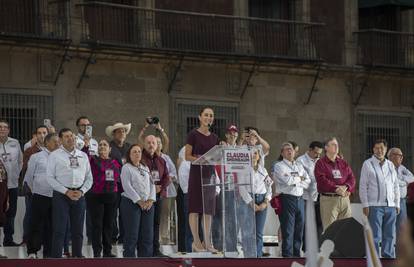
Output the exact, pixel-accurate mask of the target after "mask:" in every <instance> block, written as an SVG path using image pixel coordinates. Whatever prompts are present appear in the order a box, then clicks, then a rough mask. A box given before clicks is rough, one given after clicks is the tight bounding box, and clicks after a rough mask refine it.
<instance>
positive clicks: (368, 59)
mask: <svg viewBox="0 0 414 267" xmlns="http://www.w3.org/2000/svg"><path fill="white" fill-rule="evenodd" d="M355 34H356V35H357V38H358V64H359V65H366V66H377V67H378V66H379V67H393V68H409V69H413V68H414V33H405V32H396V31H388V30H378V29H367V30H361V31H358V32H355Z"/></svg>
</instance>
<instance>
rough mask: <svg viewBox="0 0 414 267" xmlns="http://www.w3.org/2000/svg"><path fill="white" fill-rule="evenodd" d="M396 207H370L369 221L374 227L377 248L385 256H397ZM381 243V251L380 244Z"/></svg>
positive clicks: (373, 232)
mask: <svg viewBox="0 0 414 267" xmlns="http://www.w3.org/2000/svg"><path fill="white" fill-rule="evenodd" d="M396 219H397V210H396V208H395V207H369V214H368V221H369V224H370V225H371V228H372V234H373V236H374V243H375V248H376V249H377V252H378V255H380V256H382V257H383V258H395V223H396ZM380 243H381V253H380V250H379V245H380Z"/></svg>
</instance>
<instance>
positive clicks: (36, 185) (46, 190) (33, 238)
mask: <svg viewBox="0 0 414 267" xmlns="http://www.w3.org/2000/svg"><path fill="white" fill-rule="evenodd" d="M44 145H45V146H44V147H43V149H42V151H40V152H38V153H35V154H33V155H32V156H31V157H30V159H29V162H28V164H27V165H28V166H27V171H26V175H25V176H24V182H25V183H26V184H27V186H28V187H29V188H30V191H31V192H32V194H33V195H32V197H31V200H32V206H31V207H32V208H31V223H30V226H29V233H28V237H29V240H28V242H27V254H28V255H29V258H33V259H34V258H37V254H36V253H37V252H38V251H39V250H40V248H41V246H42V245H43V258H48V257H50V252H51V248H52V235H51V234H50V233H51V232H52V195H53V188H52V187H51V186H50V185H49V183H48V182H47V178H46V177H47V176H46V169H47V161H48V158H49V155H50V153H51V152H53V151H55V150H56V149H57V148H58V147H59V139H58V136H57V134H48V135H47V136H46V137H45V139H44ZM45 231H46V232H47V233H48V234H46V235H45Z"/></svg>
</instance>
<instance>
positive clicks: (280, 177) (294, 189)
mask: <svg viewBox="0 0 414 267" xmlns="http://www.w3.org/2000/svg"><path fill="white" fill-rule="evenodd" d="M273 175H274V178H273V180H274V181H275V182H276V191H277V193H282V194H288V195H292V196H297V197H300V196H303V190H304V189H307V188H308V187H309V185H310V183H311V179H310V178H309V175H308V173H307V172H306V171H305V169H304V168H303V166H302V165H301V164H299V163H297V162H296V161H294V162H290V161H288V160H286V159H283V160H281V161H279V162H277V163H276V164H275V166H274V174H273ZM301 177H303V178H304V179H303V180H302V179H301Z"/></svg>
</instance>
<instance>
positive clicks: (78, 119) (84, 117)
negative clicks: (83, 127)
mask: <svg viewBox="0 0 414 267" xmlns="http://www.w3.org/2000/svg"><path fill="white" fill-rule="evenodd" d="M85 119H86V120H89V118H88V117H86V116H80V117H79V118H77V119H76V126H79V122H80V121H81V120H85Z"/></svg>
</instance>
